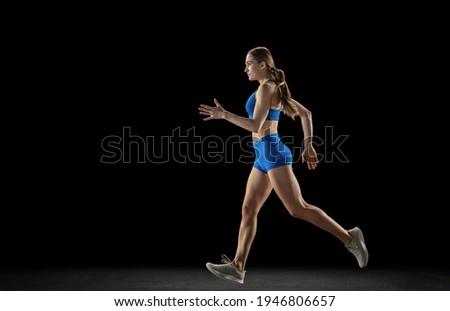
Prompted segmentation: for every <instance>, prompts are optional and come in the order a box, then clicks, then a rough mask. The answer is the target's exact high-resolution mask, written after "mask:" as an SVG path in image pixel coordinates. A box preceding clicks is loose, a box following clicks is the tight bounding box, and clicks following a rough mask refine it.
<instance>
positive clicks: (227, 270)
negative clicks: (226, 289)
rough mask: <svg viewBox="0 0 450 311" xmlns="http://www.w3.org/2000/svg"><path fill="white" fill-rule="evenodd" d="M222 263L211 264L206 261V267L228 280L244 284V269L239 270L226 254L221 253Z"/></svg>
mask: <svg viewBox="0 0 450 311" xmlns="http://www.w3.org/2000/svg"><path fill="white" fill-rule="evenodd" d="M221 261H222V263H223V264H212V263H210V262H208V263H207V264H206V268H207V269H208V270H209V271H210V272H211V273H212V274H214V275H215V276H217V277H218V278H221V279H225V280H228V281H233V282H236V283H239V284H244V277H245V271H244V272H240V271H239V270H238V269H237V268H236V265H235V264H234V262H232V261H231V260H230V258H228V257H227V256H226V255H222V260H221Z"/></svg>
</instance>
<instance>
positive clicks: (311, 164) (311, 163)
mask: <svg viewBox="0 0 450 311" xmlns="http://www.w3.org/2000/svg"><path fill="white" fill-rule="evenodd" d="M305 161H306V163H307V164H308V169H310V170H314V169H316V167H317V163H318V162H319V160H318V159H317V153H316V150H314V148H313V146H312V145H311V144H309V145H308V146H307V147H306V148H305V150H304V151H303V153H302V163H305Z"/></svg>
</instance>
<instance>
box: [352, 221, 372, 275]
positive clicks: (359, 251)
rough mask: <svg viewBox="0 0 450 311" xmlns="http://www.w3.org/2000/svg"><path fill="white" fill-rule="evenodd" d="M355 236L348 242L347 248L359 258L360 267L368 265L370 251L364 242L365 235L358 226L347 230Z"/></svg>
mask: <svg viewBox="0 0 450 311" xmlns="http://www.w3.org/2000/svg"><path fill="white" fill-rule="evenodd" d="M347 232H348V233H349V234H350V235H351V236H352V238H353V240H352V241H351V242H350V243H348V245H347V250H348V251H349V252H350V253H352V254H353V255H354V256H355V257H356V259H357V260H358V264H359V267H360V268H364V267H365V266H367V262H368V261H369V252H368V251H367V247H366V244H365V242H364V236H363V233H362V231H361V229H359V228H358V227H355V228H353V229H350V230H348V231H347Z"/></svg>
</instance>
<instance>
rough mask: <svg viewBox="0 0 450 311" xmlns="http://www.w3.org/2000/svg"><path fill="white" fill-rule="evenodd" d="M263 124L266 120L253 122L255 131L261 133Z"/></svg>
mask: <svg viewBox="0 0 450 311" xmlns="http://www.w3.org/2000/svg"><path fill="white" fill-rule="evenodd" d="M263 124H264V122H257V121H256V122H254V123H253V131H252V132H254V133H259V132H261V130H262V128H263Z"/></svg>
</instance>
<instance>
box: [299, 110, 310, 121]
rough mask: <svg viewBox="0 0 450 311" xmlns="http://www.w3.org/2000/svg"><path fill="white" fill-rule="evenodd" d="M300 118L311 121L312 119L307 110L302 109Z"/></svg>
mask: <svg viewBox="0 0 450 311" xmlns="http://www.w3.org/2000/svg"><path fill="white" fill-rule="evenodd" d="M300 117H302V118H306V119H309V120H311V119H312V112H311V111H309V110H308V109H304V110H302V111H301V113H300Z"/></svg>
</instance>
